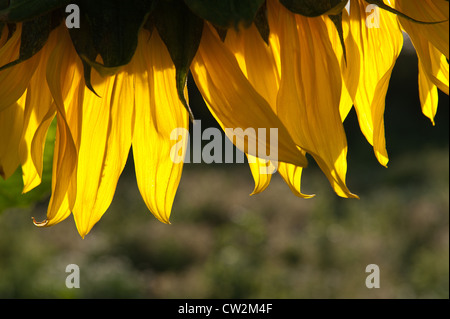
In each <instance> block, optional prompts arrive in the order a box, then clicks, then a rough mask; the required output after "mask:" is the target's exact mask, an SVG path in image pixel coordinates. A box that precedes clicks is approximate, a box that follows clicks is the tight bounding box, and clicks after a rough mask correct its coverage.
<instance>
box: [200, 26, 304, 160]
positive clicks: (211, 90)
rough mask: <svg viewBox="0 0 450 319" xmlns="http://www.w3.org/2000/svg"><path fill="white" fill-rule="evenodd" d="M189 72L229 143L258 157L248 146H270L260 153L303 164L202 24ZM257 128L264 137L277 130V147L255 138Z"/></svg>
mask: <svg viewBox="0 0 450 319" xmlns="http://www.w3.org/2000/svg"><path fill="white" fill-rule="evenodd" d="M191 71H192V74H193V77H194V79H195V82H196V84H197V87H198V88H199V90H200V92H201V93H202V96H203V98H204V100H205V102H206V104H207V106H208V107H209V109H210V111H211V113H212V114H213V116H214V117H215V118H216V120H217V121H218V122H219V124H220V125H221V126H222V128H223V129H224V130H225V133H226V134H227V130H226V129H227V128H228V129H231V130H234V133H236V134H235V137H236V140H235V141H234V140H233V143H235V145H236V146H237V147H238V148H239V149H240V150H241V151H243V152H245V153H248V154H250V155H253V156H258V155H259V156H258V157H262V156H261V154H256V153H254V152H253V153H252V151H251V149H252V148H250V147H249V145H258V148H259V149H265V148H266V147H267V148H269V147H270V151H267V152H266V154H264V155H267V158H269V159H274V158H273V154H274V152H276V151H277V155H278V156H277V158H276V159H278V160H280V161H285V162H290V163H294V164H297V165H300V166H306V165H307V161H306V158H305V157H304V156H303V155H302V154H301V153H300V152H299V151H298V150H297V147H296V146H295V143H294V142H293V140H292V138H291V137H290V135H289V133H288V132H287V130H286V128H285V126H284V125H283V124H282V123H281V121H280V120H279V119H278V118H277V116H276V115H275V113H274V112H273V111H272V109H271V107H270V105H269V104H268V103H267V101H266V100H265V99H264V98H263V97H262V96H261V95H259V94H258V93H257V92H256V90H255V89H254V88H253V86H252V85H251V84H250V83H249V81H248V80H247V78H246V77H245V75H244V74H243V73H242V71H241V70H240V67H239V65H238V63H237V61H236V59H235V58H234V56H233V55H232V53H231V52H230V51H229V50H228V49H227V47H226V46H225V45H224V44H223V43H222V42H221V41H220V39H219V38H218V37H217V36H215V35H214V34H213V31H212V30H211V27H209V26H208V25H205V28H204V32H203V37H202V42H201V43H200V48H199V50H198V52H197V55H196V57H195V59H194V61H193V64H192V66H191ZM259 128H262V129H266V133H267V134H268V133H269V131H270V128H276V129H277V130H278V148H275V145H273V143H270V142H269V141H270V139H269V138H267V139H266V140H267V143H265V141H262V140H261V137H260V136H259V137H258V136H257V132H258V129H259ZM237 129H240V132H239V131H238V130H237ZM228 137H229V138H230V139H231V136H228Z"/></svg>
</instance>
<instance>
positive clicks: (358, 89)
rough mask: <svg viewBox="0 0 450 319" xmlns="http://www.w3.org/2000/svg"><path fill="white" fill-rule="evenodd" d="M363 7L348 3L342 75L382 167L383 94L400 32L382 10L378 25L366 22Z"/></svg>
mask: <svg viewBox="0 0 450 319" xmlns="http://www.w3.org/2000/svg"><path fill="white" fill-rule="evenodd" d="M366 6H367V4H366V3H365V2H364V1H362V0H358V1H352V2H351V7H350V35H349V36H348V37H347V39H346V47H347V54H348V68H347V69H346V72H345V73H344V78H345V81H346V85H347V88H348V90H349V93H350V96H351V97H352V98H353V101H354V105H355V109H356V113H357V115H358V120H359V125H360V128H361V131H362V132H363V134H364V136H365V137H366V139H367V141H368V142H369V143H370V144H371V145H373V148H374V152H375V156H376V157H377V159H378V161H379V162H380V163H381V164H382V165H384V166H386V165H387V163H388V161H389V159H388V154H387V150H386V140H385V135H384V109H385V97H386V93H387V89H388V84H389V80H390V77H391V74H392V70H393V68H394V65H395V61H396V60H397V58H398V56H399V55H400V51H401V49H402V45H403V35H402V32H401V29H400V26H399V24H398V22H397V19H396V16H395V15H394V14H392V13H389V12H387V11H384V10H380V11H379V14H380V18H379V25H378V27H377V26H376V25H375V26H373V25H371V24H368V23H366V19H367V15H366Z"/></svg>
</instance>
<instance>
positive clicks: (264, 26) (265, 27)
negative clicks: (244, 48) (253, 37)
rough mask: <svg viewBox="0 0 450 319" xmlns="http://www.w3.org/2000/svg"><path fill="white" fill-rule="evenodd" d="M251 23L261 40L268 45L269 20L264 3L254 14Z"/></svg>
mask: <svg viewBox="0 0 450 319" xmlns="http://www.w3.org/2000/svg"><path fill="white" fill-rule="evenodd" d="M253 23H254V24H255V26H256V28H257V29H258V32H259V34H260V35H261V37H262V38H263V40H264V42H266V44H267V45H268V44H269V36H270V27H269V18H268V15H267V5H266V3H265V2H264V3H263V5H262V6H261V7H260V8H259V10H258V12H257V13H256V16H255V19H254V21H253Z"/></svg>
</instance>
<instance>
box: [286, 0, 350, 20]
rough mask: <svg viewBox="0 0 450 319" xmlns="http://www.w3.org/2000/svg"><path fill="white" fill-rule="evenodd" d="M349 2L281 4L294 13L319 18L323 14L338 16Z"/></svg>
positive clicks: (304, 0)
mask: <svg viewBox="0 0 450 319" xmlns="http://www.w3.org/2000/svg"><path fill="white" fill-rule="evenodd" d="M347 2H348V0H280V3H281V4H282V5H284V6H285V7H286V8H287V9H289V10H290V11H292V12H294V13H298V14H301V15H303V16H306V17H317V16H320V15H322V14H325V13H327V14H338V13H339V12H341V11H342V10H343V9H344V7H345V5H346V4H347Z"/></svg>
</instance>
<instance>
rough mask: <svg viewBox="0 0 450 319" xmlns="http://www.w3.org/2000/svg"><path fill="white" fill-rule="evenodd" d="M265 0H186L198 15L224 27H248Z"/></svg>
mask: <svg viewBox="0 0 450 319" xmlns="http://www.w3.org/2000/svg"><path fill="white" fill-rule="evenodd" d="M264 1H265V0H184V2H185V3H186V5H187V6H188V7H189V9H191V11H192V12H194V13H195V14H196V15H197V16H199V17H200V18H202V19H205V20H207V21H209V22H211V23H212V24H214V25H216V26H219V27H222V28H230V27H234V28H237V27H239V25H240V24H241V23H243V24H244V27H248V26H249V25H250V24H251V23H252V22H253V19H254V18H255V15H256V12H257V11H258V9H259V8H260V7H261V5H262V4H263V3H264Z"/></svg>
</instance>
